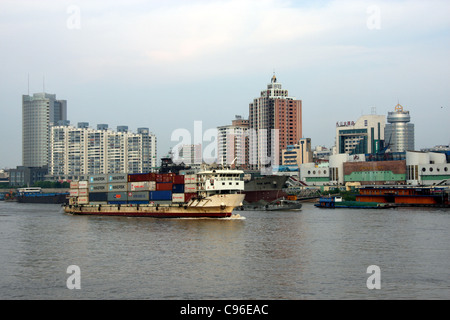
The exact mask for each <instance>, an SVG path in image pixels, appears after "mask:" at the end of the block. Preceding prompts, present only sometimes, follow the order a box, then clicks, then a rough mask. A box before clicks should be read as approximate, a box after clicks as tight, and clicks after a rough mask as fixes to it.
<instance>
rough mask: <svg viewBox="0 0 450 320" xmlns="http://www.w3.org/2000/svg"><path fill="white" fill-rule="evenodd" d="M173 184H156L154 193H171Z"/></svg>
mask: <svg viewBox="0 0 450 320" xmlns="http://www.w3.org/2000/svg"><path fill="white" fill-rule="evenodd" d="M172 186H173V183H169V182H161V183H156V191H172Z"/></svg>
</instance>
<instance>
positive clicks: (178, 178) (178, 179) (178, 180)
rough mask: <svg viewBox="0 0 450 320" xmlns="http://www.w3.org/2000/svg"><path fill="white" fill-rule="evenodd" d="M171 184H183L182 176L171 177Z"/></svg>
mask: <svg viewBox="0 0 450 320" xmlns="http://www.w3.org/2000/svg"><path fill="white" fill-rule="evenodd" d="M173 183H174V184H184V176H182V175H176V176H174V177H173Z"/></svg>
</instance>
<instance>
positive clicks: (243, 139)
mask: <svg viewBox="0 0 450 320" xmlns="http://www.w3.org/2000/svg"><path fill="white" fill-rule="evenodd" d="M247 133H248V120H245V119H243V118H242V117H241V116H236V118H235V120H233V121H232V122H231V125H228V126H221V127H218V128H217V163H218V164H223V165H233V166H237V167H240V168H243V169H246V168H247V167H248V162H249V161H248V159H249V158H248V156H249V152H248V134H247Z"/></svg>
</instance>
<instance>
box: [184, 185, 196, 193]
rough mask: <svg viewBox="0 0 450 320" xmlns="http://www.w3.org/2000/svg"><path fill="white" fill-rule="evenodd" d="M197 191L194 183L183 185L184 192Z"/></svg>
mask: <svg viewBox="0 0 450 320" xmlns="http://www.w3.org/2000/svg"><path fill="white" fill-rule="evenodd" d="M197 191H198V190H197V184H195V183H188V184H185V185H184V192H186V193H194V192H197Z"/></svg>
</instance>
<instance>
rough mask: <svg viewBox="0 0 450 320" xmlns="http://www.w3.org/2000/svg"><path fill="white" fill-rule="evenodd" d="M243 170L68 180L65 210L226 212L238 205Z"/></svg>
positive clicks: (165, 214) (172, 214)
mask: <svg viewBox="0 0 450 320" xmlns="http://www.w3.org/2000/svg"><path fill="white" fill-rule="evenodd" d="M242 175H243V171H240V170H231V169H223V170H203V171H199V172H196V173H192V174H179V173H174V172H166V173H140V174H107V175H96V176H90V177H89V179H88V180H87V181H72V182H71V185H70V187H71V188H70V195H69V203H68V204H67V205H64V211H65V212H66V213H70V214H77V215H105V216H106V215H107V216H131V217H154V218H226V217H231V216H232V213H233V210H234V209H235V208H236V207H239V206H242V203H243V201H244V197H245V194H244V193H242V191H243V190H244V181H243V180H242Z"/></svg>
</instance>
